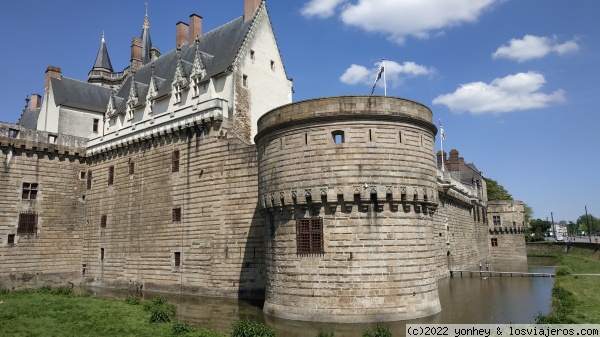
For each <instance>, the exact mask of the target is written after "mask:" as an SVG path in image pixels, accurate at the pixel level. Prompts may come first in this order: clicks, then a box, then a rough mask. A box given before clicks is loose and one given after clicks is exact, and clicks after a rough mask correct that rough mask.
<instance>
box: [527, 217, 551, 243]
mask: <svg viewBox="0 0 600 337" xmlns="http://www.w3.org/2000/svg"><path fill="white" fill-rule="evenodd" d="M550 226H551V224H550V221H546V220H542V219H536V220H530V221H529V228H528V229H527V231H526V233H527V236H526V237H525V238H526V239H527V240H530V241H544V233H545V232H547V231H548V229H550ZM531 234H533V235H531Z"/></svg>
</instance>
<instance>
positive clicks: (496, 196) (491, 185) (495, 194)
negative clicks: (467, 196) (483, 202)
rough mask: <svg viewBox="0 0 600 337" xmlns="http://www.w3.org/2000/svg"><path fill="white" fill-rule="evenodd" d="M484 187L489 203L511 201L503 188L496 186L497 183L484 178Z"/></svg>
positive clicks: (510, 196) (510, 197)
mask: <svg viewBox="0 0 600 337" xmlns="http://www.w3.org/2000/svg"><path fill="white" fill-rule="evenodd" d="M484 179H485V185H486V187H487V197H488V200H489V201H496V200H512V195H510V193H508V191H507V190H506V189H505V188H504V186H502V185H500V184H498V182H497V181H495V180H494V179H490V178H484Z"/></svg>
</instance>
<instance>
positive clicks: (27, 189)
mask: <svg viewBox="0 0 600 337" xmlns="http://www.w3.org/2000/svg"><path fill="white" fill-rule="evenodd" d="M37 192H38V184H37V183H23V193H22V195H21V196H22V199H23V200H35V199H36V198H37Z"/></svg>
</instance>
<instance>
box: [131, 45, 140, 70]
mask: <svg viewBox="0 0 600 337" xmlns="http://www.w3.org/2000/svg"><path fill="white" fill-rule="evenodd" d="M141 66H142V39H140V38H139V37H134V38H133V40H131V68H130V69H131V71H132V72H135V71H136V70H138V69H139V68H140V67H141Z"/></svg>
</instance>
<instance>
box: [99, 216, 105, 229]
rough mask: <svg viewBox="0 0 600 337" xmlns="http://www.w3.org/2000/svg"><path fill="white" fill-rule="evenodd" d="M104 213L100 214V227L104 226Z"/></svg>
mask: <svg viewBox="0 0 600 337" xmlns="http://www.w3.org/2000/svg"><path fill="white" fill-rule="evenodd" d="M106 222H107V221H106V214H102V215H101V216H100V227H101V228H106Z"/></svg>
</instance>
